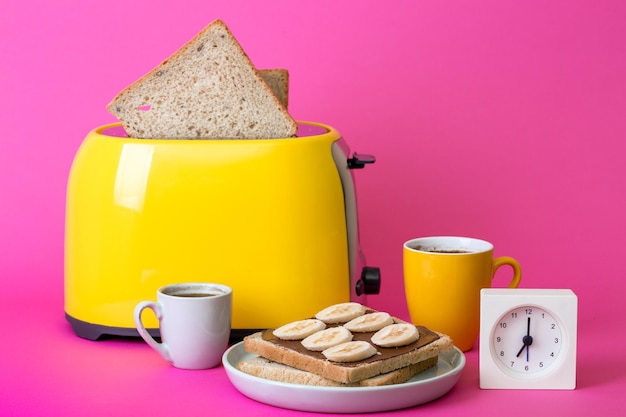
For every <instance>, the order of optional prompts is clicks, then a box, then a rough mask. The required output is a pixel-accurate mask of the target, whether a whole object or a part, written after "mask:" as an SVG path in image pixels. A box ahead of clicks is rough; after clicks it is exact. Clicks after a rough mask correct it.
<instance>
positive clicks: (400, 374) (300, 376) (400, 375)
mask: <svg viewBox="0 0 626 417" xmlns="http://www.w3.org/2000/svg"><path fill="white" fill-rule="evenodd" d="M437 362H438V357H437V356H435V357H432V358H430V359H426V360H423V361H421V362H418V363H416V364H413V365H409V366H406V367H404V368H401V369H396V370H395V371H391V372H387V373H385V374H381V375H377V376H374V377H371V378H366V379H363V380H361V381H357V382H353V383H347V384H344V383H341V382H337V381H333V380H332V379H328V378H324V377H321V376H319V375H316V374H314V373H311V372H307V371H302V370H300V369H296V368H293V367H291V366H287V365H283V364H281V363H278V362H273V361H270V360H269V359H266V358H263V357H261V356H256V357H254V358H251V359H247V360H243V361H241V362H239V364H238V365H237V368H238V369H239V370H240V371H242V372H245V373H247V374H250V375H254V376H257V377H259V378H264V379H270V380H272V381H279V382H287V383H290V384H302V385H313V386H320V387H377V386H382V385H393V384H401V383H403V382H406V381H408V380H409V379H411V378H412V377H413V376H414V375H417V374H419V373H420V372H423V371H425V370H426V369H428V368H430V367H432V366H435V365H436V364H437Z"/></svg>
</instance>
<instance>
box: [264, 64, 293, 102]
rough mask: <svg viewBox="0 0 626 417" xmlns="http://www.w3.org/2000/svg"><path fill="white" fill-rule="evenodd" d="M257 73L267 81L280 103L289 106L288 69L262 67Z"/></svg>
mask: <svg viewBox="0 0 626 417" xmlns="http://www.w3.org/2000/svg"><path fill="white" fill-rule="evenodd" d="M259 75H260V76H261V78H263V80H264V81H265V82H266V83H267V85H268V86H269V88H270V89H271V90H272V92H273V93H274V95H275V96H276V98H277V99H278V101H280V104H282V105H283V107H284V108H287V107H289V71H287V70H286V69H283V68H274V69H262V70H259Z"/></svg>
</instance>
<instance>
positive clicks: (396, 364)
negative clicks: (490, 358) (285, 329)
mask: <svg viewBox="0 0 626 417" xmlns="http://www.w3.org/2000/svg"><path fill="white" fill-rule="evenodd" d="M368 312H370V313H371V312H374V311H373V310H368ZM394 322H397V323H400V322H404V321H403V320H400V319H398V318H394ZM417 329H418V331H419V334H420V336H419V339H418V340H417V341H416V342H413V343H410V344H408V345H406V346H401V347H393V348H383V347H380V346H376V349H377V351H378V354H376V355H374V356H372V357H370V358H368V359H364V360H362V361H358V362H347V363H341V362H331V361H329V360H327V359H326V358H325V357H324V355H323V354H322V353H321V352H314V351H309V350H307V349H305V348H304V347H303V346H302V344H301V343H300V341H298V340H282V339H278V338H277V337H275V336H274V335H273V333H272V329H267V330H264V331H261V332H256V333H254V334H251V335H249V336H246V337H245V338H244V349H245V350H246V352H249V353H255V354H257V355H259V356H262V357H264V358H266V359H269V360H271V361H274V362H278V363H281V364H284V365H288V366H291V367H293V368H296V369H300V370H302V371H308V372H311V373H313V374H316V375H319V376H321V377H323V378H327V379H331V380H333V381H336V382H340V383H343V384H349V383H354V382H358V381H361V380H363V379H367V378H371V377H374V376H376V375H380V374H384V373H388V372H391V371H395V370H396V369H401V368H404V367H407V366H409V365H413V364H416V363H419V362H421V361H424V360H426V359H431V358H434V357H437V356H438V355H439V354H440V353H443V352H446V351H449V350H451V349H452V348H453V343H452V339H451V338H450V337H449V336H447V335H445V334H442V333H438V332H434V331H431V330H429V329H427V328H425V327H422V326H417ZM373 334H374V332H368V333H354V340H364V341H367V342H370V343H371V337H372V335H373Z"/></svg>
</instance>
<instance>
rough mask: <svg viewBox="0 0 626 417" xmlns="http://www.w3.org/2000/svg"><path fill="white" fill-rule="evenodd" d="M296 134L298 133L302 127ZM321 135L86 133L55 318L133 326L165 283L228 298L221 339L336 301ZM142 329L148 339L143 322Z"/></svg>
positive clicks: (344, 264)
mask: <svg viewBox="0 0 626 417" xmlns="http://www.w3.org/2000/svg"><path fill="white" fill-rule="evenodd" d="M302 123H305V122H302ZM308 124H310V125H315V126H320V127H323V130H322V132H323V133H321V134H318V135H314V136H308V137H299V138H289V139H272V140H151V139H132V138H122V137H114V136H108V135H106V134H103V131H105V130H106V129H107V128H110V127H112V126H115V125H107V126H102V127H100V128H97V129H95V130H93V131H92V132H90V133H89V134H88V136H87V137H86V139H85V140H84V142H83V143H82V145H81V147H80V149H79V151H78V153H77V155H76V157H75V159H74V163H73V165H72V168H71V172H70V176H69V181H68V189H67V208H66V243H65V245H66V246H65V312H66V314H68V315H70V316H72V317H74V318H76V319H78V320H82V321H84V322H87V323H93V324H98V325H104V326H112V327H122V328H133V327H134V323H133V314H132V313H133V309H134V307H135V305H136V304H137V303H139V302H140V301H142V300H153V299H155V297H156V290H157V289H158V288H159V287H161V286H163V285H167V284H172V283H177V282H189V281H203V282H217V283H221V284H226V285H228V286H230V287H232V288H233V319H232V323H233V328H234V329H256V328H266V327H272V326H277V325H280V324H284V323H285V322H288V321H290V320H292V319H293V320H295V319H301V318H303V317H307V316H309V315H311V314H313V313H315V312H316V311H317V310H319V309H321V308H323V307H325V306H328V305H330V304H333V303H337V302H344V301H348V300H349V299H350V271H349V268H350V267H349V254H348V243H347V239H348V238H347V236H346V233H347V232H346V214H345V208H344V195H343V192H342V184H341V179H340V177H339V175H338V172H337V166H336V164H335V162H334V160H333V157H332V156H331V145H332V144H333V142H335V141H337V140H339V139H340V135H339V133H338V132H337V131H336V130H335V129H333V128H331V127H328V126H324V125H318V124H313V123H308ZM145 324H146V327H154V328H158V322H157V320H156V318H154V317H145Z"/></svg>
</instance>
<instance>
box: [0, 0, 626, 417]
mask: <svg viewBox="0 0 626 417" xmlns="http://www.w3.org/2000/svg"><path fill="white" fill-rule="evenodd" d="M2 9H3V10H2V12H1V13H0V97H1V100H0V106H1V108H0V126H1V129H2V130H1V132H2V139H1V142H0V143H1V150H0V195H1V200H0V279H1V280H2V291H0V313H2V318H3V326H2V335H1V336H0V366H1V368H2V373H1V374H0V415H23V416H29V415H60V414H63V415H71V414H72V413H76V415H87V414H89V415H98V414H100V413H101V414H102V415H125V414H131V413H133V414H139V413H142V412H143V413H145V412H147V413H156V414H157V415H158V414H168V413H170V412H173V410H176V413H177V414H176V415H179V416H181V417H182V416H184V415H202V414H206V413H209V414H211V411H210V410H215V409H218V410H220V413H219V414H221V415H244V414H249V415H259V416H260V415H277V416H280V415H298V414H300V413H297V412H291V411H286V410H280V409H274V408H272V407H269V406H266V405H263V404H258V403H256V402H253V401H251V400H249V399H247V398H245V397H243V396H241V395H240V394H239V393H238V392H237V391H236V390H235V389H234V388H233V387H232V386H231V385H230V384H229V382H228V381H227V379H226V376H225V374H224V371H223V369H222V368H217V369H214V370H210V371H204V372H188V371H187V372H186V371H179V370H176V369H173V368H171V367H169V366H168V365H167V364H166V363H165V362H163V361H162V360H160V358H158V357H157V355H156V353H154V352H152V351H150V350H149V347H148V346H147V345H145V344H143V343H141V342H135V341H124V340H108V341H101V342H88V341H85V340H82V339H79V338H77V337H75V336H74V335H73V334H72V333H71V330H70V329H69V326H68V325H67V323H66V322H65V319H64V316H63V233H64V209H65V187H66V181H67V176H68V172H69V168H70V164H71V162H72V159H73V157H74V154H75V152H76V150H77V149H78V147H79V145H80V143H81V141H82V139H83V138H84V136H85V134H86V133H87V132H88V131H89V130H91V129H92V128H94V127H95V126H98V125H101V124H105V123H108V122H112V121H115V119H114V118H113V116H111V115H110V114H109V113H108V112H107V111H106V109H105V106H106V104H107V103H108V102H109V100H110V99H111V98H112V97H113V96H114V95H115V94H116V93H117V92H119V91H120V90H121V89H122V88H124V87H125V86H126V85H128V84H129V83H131V82H132V81H134V80H135V79H136V78H138V77H139V76H141V75H142V74H143V73H144V72H146V71H147V70H149V69H150V68H151V67H152V66H154V65H156V64H157V63H159V62H160V61H161V60H162V59H164V58H165V57H167V56H168V55H169V54H170V53H172V52H173V51H174V50H176V49H177V48H178V47H179V46H181V45H182V44H183V43H184V42H186V41H187V40H188V39H190V38H191V37H192V36H193V35H195V34H196V33H197V32H198V31H199V30H200V29H201V28H202V27H204V26H205V25H206V24H208V23H209V22H210V21H212V20H213V19H215V18H222V19H223V20H224V21H225V22H226V23H227V24H228V25H229V27H230V29H231V30H232V31H233V33H234V34H235V36H236V37H237V38H238V40H239V41H240V43H241V44H242V46H243V47H244V49H245V50H246V51H247V52H248V54H249V56H250V58H251V59H252V60H253V62H254V63H255V65H256V66H257V67H258V68H270V67H284V68H288V69H289V70H290V74H291V95H290V112H291V113H292V115H293V116H294V117H295V118H297V119H302V120H312V121H319V122H324V123H327V124H330V125H332V126H334V127H336V128H337V129H339V131H340V132H341V133H342V134H343V135H344V137H345V138H346V139H347V140H348V142H349V143H350V145H351V147H352V149H353V150H355V151H358V152H362V153H372V154H374V155H376V157H377V159H378V160H377V162H376V164H374V165H373V166H369V167H367V168H366V169H364V170H362V171H359V172H358V173H357V181H358V197H359V210H360V211H359V214H360V227H361V240H362V245H363V247H364V250H365V253H366V255H367V258H368V261H369V264H371V265H376V266H380V267H381V269H382V273H383V285H382V289H381V294H380V295H378V296H371V297H370V298H369V304H370V305H371V306H372V307H374V308H378V309H382V310H386V311H390V312H392V313H394V314H396V315H398V316H401V317H407V314H408V313H407V309H406V306H405V304H404V296H403V284H402V272H401V271H402V252H401V246H402V243H403V242H404V241H405V240H407V239H409V238H412V237H416V236H424V235H433V234H455V235H469V236H474V237H479V238H482V239H486V240H489V241H491V242H493V243H494V244H495V247H496V255H509V256H513V257H515V258H517V259H518V260H519V261H520V263H521V264H522V267H523V274H524V276H523V278H522V286H523V287H542V288H571V289H573V290H574V291H575V292H576V293H577V294H578V296H579V339H578V348H579V355H578V389H577V390H575V391H564V392H560V391H557V392H551V391H546V392H516V391H481V390H479V388H478V359H477V348H475V349H474V350H473V351H471V352H469V353H468V354H467V359H468V365H467V367H466V369H465V371H464V373H463V375H462V377H461V380H460V382H459V384H458V385H457V386H456V387H455V388H454V389H453V391H451V392H450V393H449V394H448V395H447V396H446V397H444V398H443V399H441V400H439V401H436V402H433V403H431V404H427V405H424V406H422V407H419V408H416V409H410V410H404V411H398V412H395V414H397V415H413V414H415V415H418V414H420V413H423V414H425V413H428V414H429V415H477V414H479V413H481V412H484V413H486V412H490V413H491V412H493V413H495V412H504V411H507V413H508V415H511V416H514V415H527V414H528V413H529V412H531V411H536V412H538V414H540V415H547V413H548V412H551V413H555V412H556V413H557V414H559V415H565V414H566V413H567V414H570V415H592V414H591V413H592V412H593V415H596V414H603V415H617V410H618V407H620V406H621V405H622V404H624V400H623V393H624V392H625V389H626V376H625V375H626V359H625V358H626V355H625V354H624V349H623V347H624V346H625V345H626V336H625V335H624V333H625V332H624V331H625V330H626V326H624V324H623V323H624V321H623V317H621V316H623V314H621V311H622V310H623V303H624V293H625V291H626V284H625V283H624V282H625V281H624V268H623V262H622V256H624V252H623V249H624V238H625V234H624V231H625V230H626V216H625V214H624V213H625V208H626V196H625V194H626V193H625V191H626V186H625V180H626V168H624V167H625V164H624V158H625V156H626V140H625V138H624V133H623V132H624V131H625V130H626V129H625V128H626V117H625V110H626V76H625V74H626V48H625V46H624V40H625V39H626V3H624V2H622V1H618V0H616V1H608V0H607V1H602V2H599V1H591V0H590V1H549V2H545V1H523V2H520V1H475V2H472V1H440V2H433V1H378V2H377V1H358V2H357V1H354V2H347V1H337V0H327V1H326V0H325V1H316V2H297V1H268V2H252V1H250V2H241V1H207V0H201V1H190V0H178V1H176V2H163V1H128V0H108V1H98V2H87V1H85V2H81V1H68V0H66V1H63V0H49V1H42V0H32V1H19V0H8V2H7V1H4V2H3V6H2ZM506 274H507V272H501V275H504V277H502V276H500V277H499V278H498V282H499V283H504V282H505V281H506ZM620 396H621V397H620ZM172 398H175V401H174V400H172ZM121 410H123V411H121ZM461 413H462V414H461Z"/></svg>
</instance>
